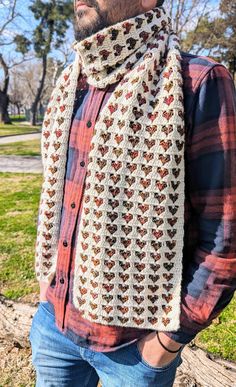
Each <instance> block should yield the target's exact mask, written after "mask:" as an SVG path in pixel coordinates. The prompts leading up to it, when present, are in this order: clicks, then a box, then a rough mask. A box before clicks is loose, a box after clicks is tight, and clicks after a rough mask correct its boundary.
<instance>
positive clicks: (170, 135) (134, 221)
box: [35, 7, 185, 330]
mask: <svg viewBox="0 0 236 387" xmlns="http://www.w3.org/2000/svg"><path fill="white" fill-rule="evenodd" d="M74 49H75V51H76V53H77V55H76V59H75V62H74V63H73V64H72V65H70V66H69V67H68V68H67V69H66V70H65V71H64V72H63V74H62V76H61V77H60V79H59V81H58V83H57V86H56V88H55V90H54V92H53V95H52V98H51V100H50V103H49V106H48V109H47V113H46V116H45V120H44V125H43V136H42V138H43V140H42V154H43V164H44V183H43V189H42V194H41V200H40V212H39V224H38V236H37V244H36V261H35V269H36V276H37V278H38V280H41V281H47V282H50V281H51V279H52V278H53V276H54V274H55V271H56V262H57V243H58V237H59V227H60V215H61V207H62V199H63V185H64V178H65V163H66V154H67V147H68V136H69V129H70V123H71V116H72V110H73V104H74V97H75V91H76V86H77V80H78V76H79V74H80V71H83V73H85V74H86V75H87V77H88V83H89V84H91V85H93V86H95V87H99V88H103V87H105V86H107V85H108V84H112V83H116V82H117V81H120V82H119V84H118V86H117V87H116V89H115V92H114V93H113V94H112V96H111V97H110V99H109V101H108V103H107V104H106V106H105V107H104V108H103V110H102V112H101V113H100V114H99V117H98V120H97V123H96V125H95V130H94V134H93V138H92V143H91V150H90V153H89V163H88V169H87V176H86V182H85V190H84V198H83V211H82V217H81V225H80V228H79V235H78V243H77V246H76V260H75V276H74V287H73V303H74V305H75V307H76V308H78V309H79V310H80V311H81V313H82V314H83V317H84V318H87V319H89V320H91V321H94V322H98V323H102V324H105V325H107V324H108V325H119V326H124V327H128V326H129V327H140V328H152V329H158V330H177V329H178V328H179V313H180V290H181V277H182V250H183V232H184V134H185V130H184V108H183V92H182V84H183V82H182V75H181V65H180V52H179V44H178V39H177V37H176V35H175V34H174V33H173V31H172V30H171V21H170V19H169V17H168V15H167V14H166V11H165V9H164V8H161V7H160V8H155V9H154V10H152V11H150V12H147V13H145V14H142V15H139V16H137V17H135V18H131V19H129V20H127V21H125V22H121V23H118V24H116V25H114V26H111V27H109V28H106V29H104V30H102V31H100V32H99V33H97V34H95V35H93V36H92V37H89V38H88V39H86V40H84V41H82V42H79V43H75V44H74Z"/></svg>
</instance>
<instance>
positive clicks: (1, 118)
mask: <svg viewBox="0 0 236 387" xmlns="http://www.w3.org/2000/svg"><path fill="white" fill-rule="evenodd" d="M8 106H9V97H8V95H7V94H5V93H3V92H2V91H1V90H0V122H2V123H4V124H11V123H12V122H11V119H10V116H9V114H8Z"/></svg>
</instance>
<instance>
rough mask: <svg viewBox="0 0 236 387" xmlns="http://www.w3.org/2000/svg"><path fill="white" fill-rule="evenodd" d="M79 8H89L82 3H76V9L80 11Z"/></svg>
mask: <svg viewBox="0 0 236 387" xmlns="http://www.w3.org/2000/svg"><path fill="white" fill-rule="evenodd" d="M81 8H91V7H89V6H88V5H87V4H85V3H84V2H83V1H78V3H77V4H76V9H77V10H80V9H81Z"/></svg>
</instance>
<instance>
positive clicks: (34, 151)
mask: <svg viewBox="0 0 236 387" xmlns="http://www.w3.org/2000/svg"><path fill="white" fill-rule="evenodd" d="M40 153H41V149H40V139H39V140H30V141H20V142H14V143H11V144H3V145H0V155H4V156H9V155H16V156H40Z"/></svg>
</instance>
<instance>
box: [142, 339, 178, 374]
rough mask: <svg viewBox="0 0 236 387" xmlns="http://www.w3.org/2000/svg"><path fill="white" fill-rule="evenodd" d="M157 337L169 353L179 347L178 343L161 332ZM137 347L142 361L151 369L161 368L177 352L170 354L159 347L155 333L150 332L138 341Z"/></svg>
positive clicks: (175, 355)
mask: <svg viewBox="0 0 236 387" xmlns="http://www.w3.org/2000/svg"><path fill="white" fill-rule="evenodd" d="M159 337H160V340H161V342H162V343H163V344H164V345H165V347H167V348H168V349H170V350H171V351H175V350H177V349H179V348H180V347H181V344H180V343H177V342H176V341H174V340H172V339H171V338H170V337H168V336H167V335H165V334H164V333H163V332H159ZM137 345H138V349H139V352H140V353H141V355H142V357H143V359H144V360H145V361H146V362H147V363H148V364H150V365H151V366H152V367H163V366H165V365H166V364H168V363H170V362H171V361H172V360H173V359H174V358H175V357H177V355H178V352H177V353H170V352H168V351H166V350H165V349H164V348H163V347H162V346H161V344H160V343H159V341H158V339H157V335H156V332H152V333H150V334H148V335H147V336H145V337H143V338H142V339H140V340H138V343H137Z"/></svg>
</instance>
